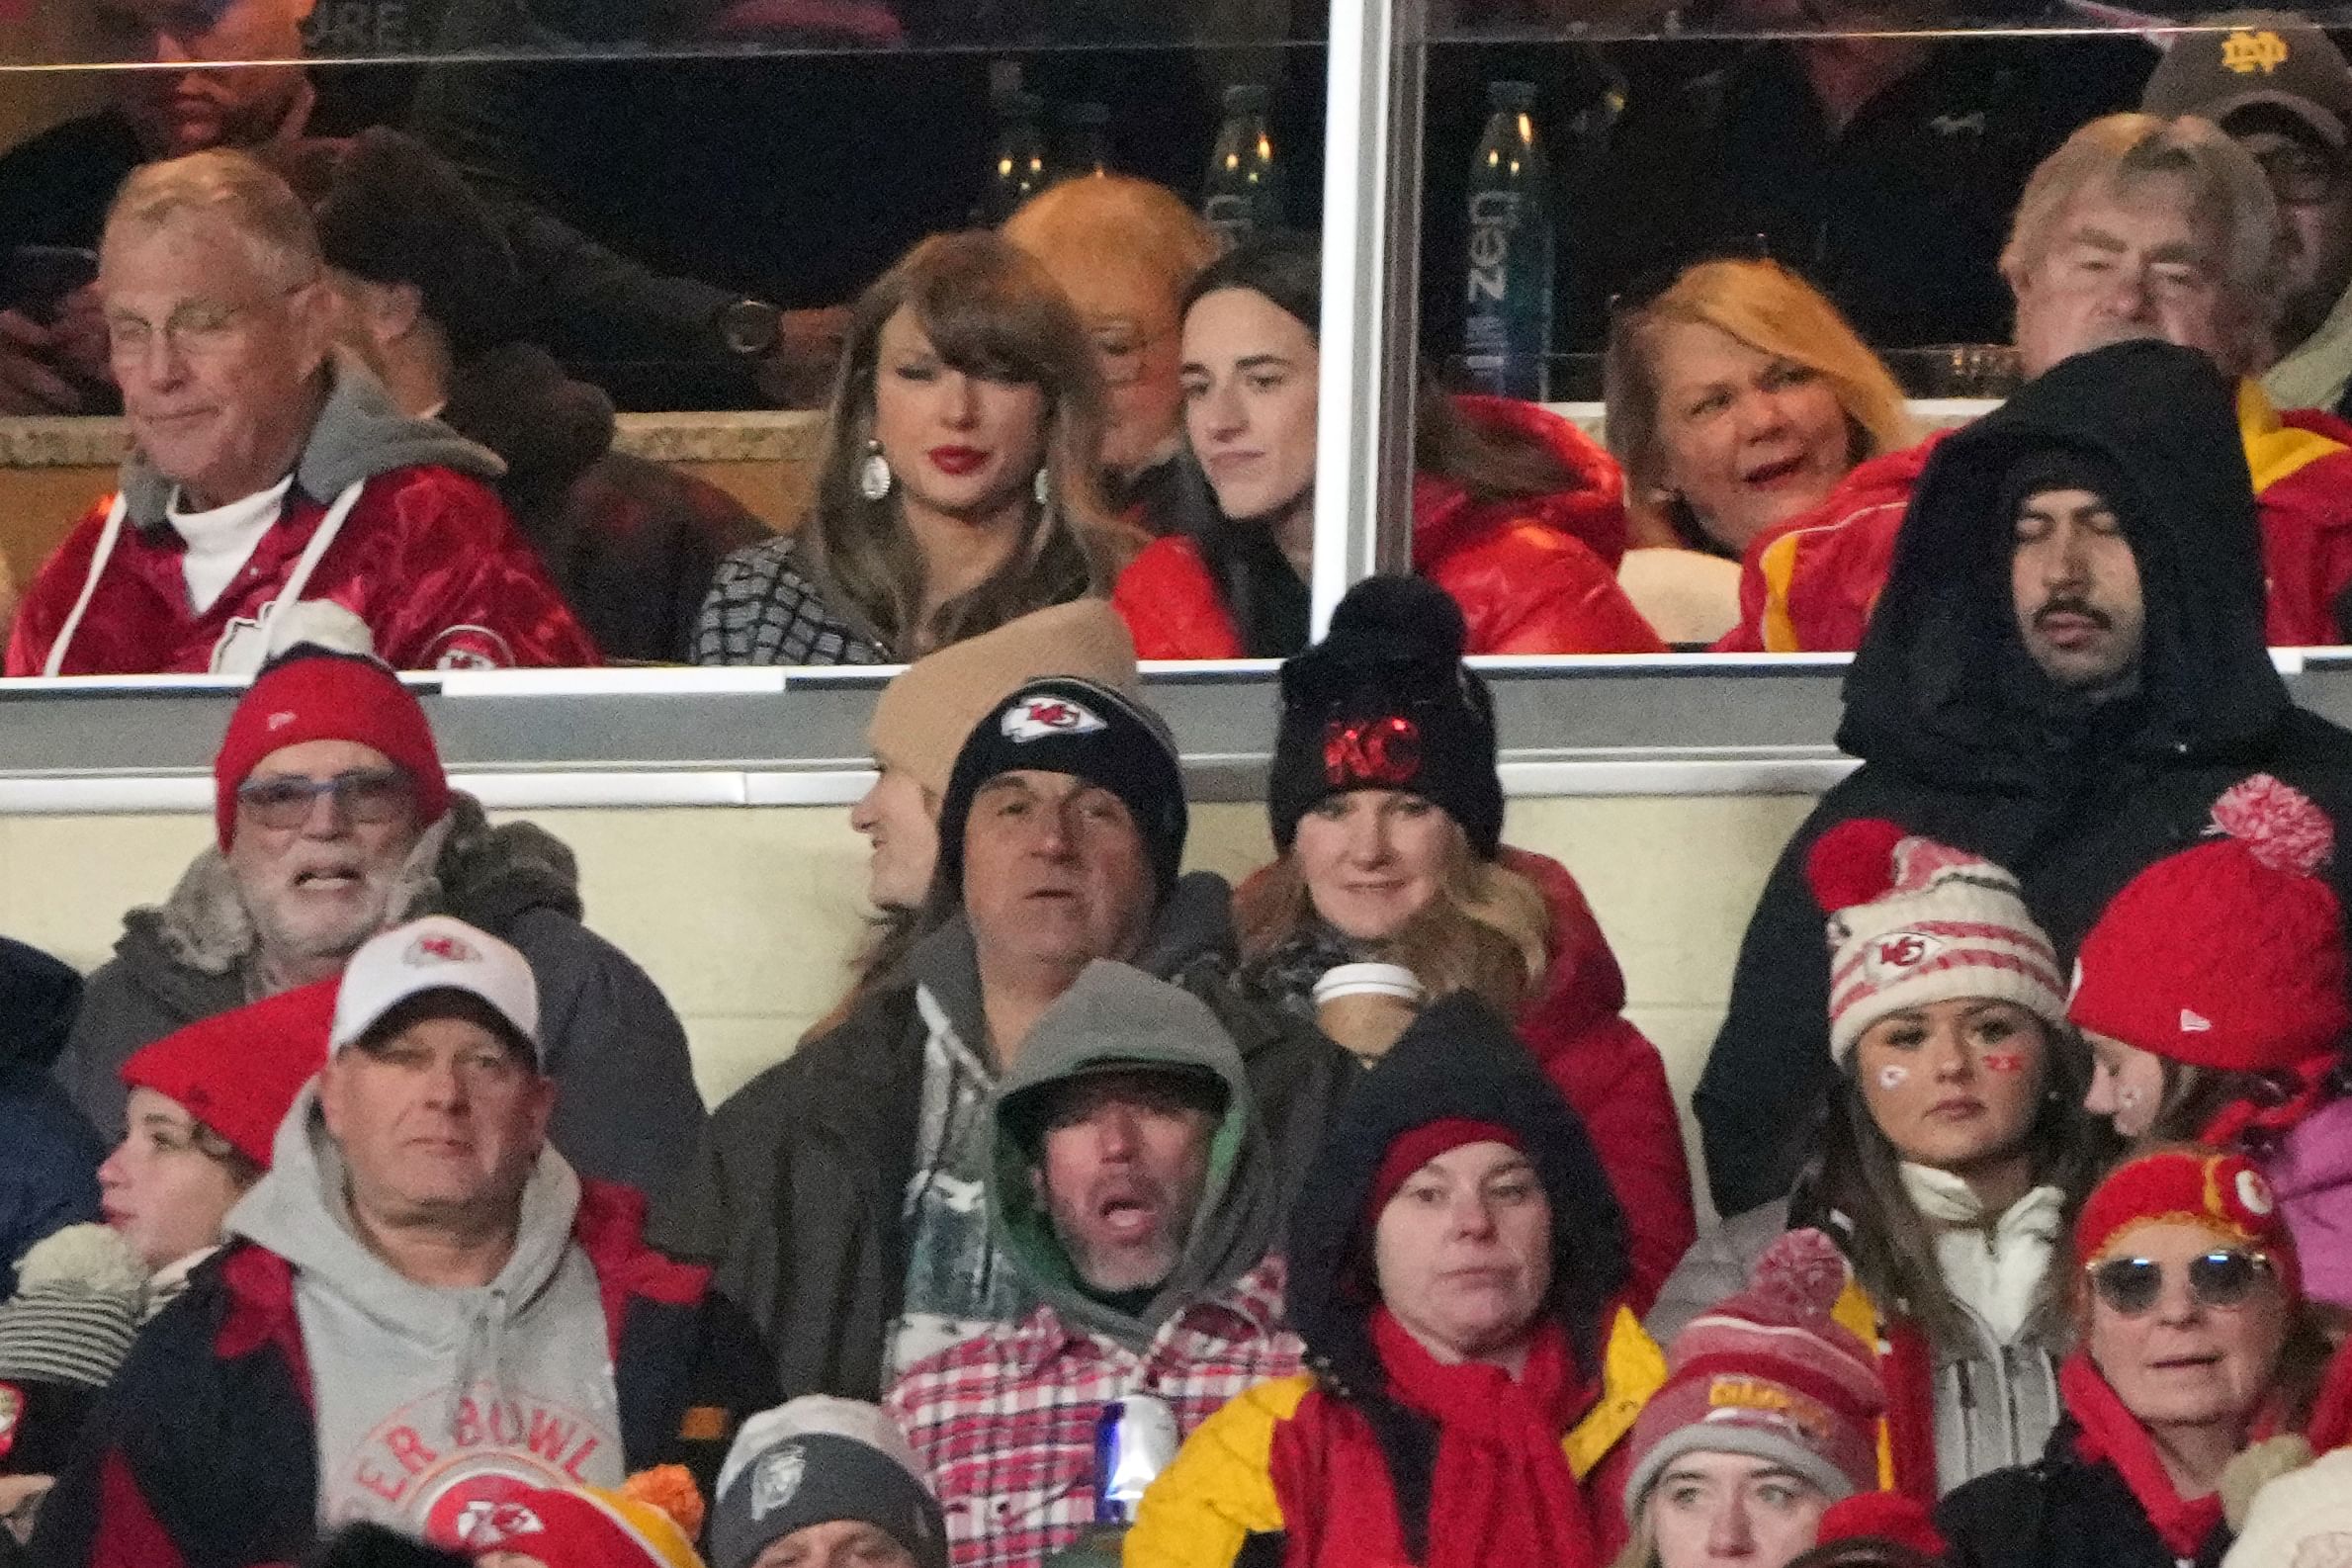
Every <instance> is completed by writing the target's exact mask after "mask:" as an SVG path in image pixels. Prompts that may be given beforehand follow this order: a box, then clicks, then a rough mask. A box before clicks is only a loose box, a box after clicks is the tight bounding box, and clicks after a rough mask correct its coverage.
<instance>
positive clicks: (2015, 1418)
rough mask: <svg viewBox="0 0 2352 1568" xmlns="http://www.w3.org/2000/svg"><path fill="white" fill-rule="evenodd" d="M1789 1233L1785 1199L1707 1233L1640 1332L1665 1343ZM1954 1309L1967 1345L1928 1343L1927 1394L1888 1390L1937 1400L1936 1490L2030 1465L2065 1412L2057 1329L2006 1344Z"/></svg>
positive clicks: (1835, 1217)
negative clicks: (1930, 1373) (1930, 1381)
mask: <svg viewBox="0 0 2352 1568" xmlns="http://www.w3.org/2000/svg"><path fill="white" fill-rule="evenodd" d="M1828 1220H1829V1223H1827V1224H1824V1225H1823V1226H1822V1227H1821V1229H1823V1230H1824V1231H1826V1232H1828V1233H1829V1235H1831V1236H1832V1237H1836V1236H1839V1235H1841V1234H1842V1233H1843V1232H1844V1231H1845V1230H1847V1229H1850V1228H1851V1227H1849V1226H1847V1225H1846V1224H1845V1223H1844V1221H1845V1216H1843V1215H1840V1214H1832V1215H1830V1216H1828ZM1788 1228H1789V1217H1788V1200H1787V1199H1786V1198H1777V1199H1775V1200H1774V1201H1772V1202H1770V1203H1767V1204H1765V1205H1763V1206H1762V1207H1761V1208H1754V1209H1750V1210H1749V1211H1748V1212H1747V1213H1745V1214H1742V1215H1739V1216H1738V1217H1737V1218H1735V1219H1729V1220H1725V1221H1723V1222H1722V1223H1720V1224H1718V1225H1716V1226H1715V1227H1714V1228H1713V1229H1712V1230H1710V1231H1707V1232H1706V1233H1705V1234H1704V1235H1702V1236H1700V1237H1699V1240H1698V1242H1697V1243H1696V1244H1695V1245H1694V1246H1693V1247H1692V1249H1691V1251H1690V1252H1689V1253H1688V1254H1686V1255H1685V1256H1684V1258H1683V1261H1682V1263H1680V1264H1678V1265H1677V1266H1676V1268H1675V1270H1674V1272H1673V1273H1672V1274H1670V1275H1668V1276H1667V1280H1666V1284H1665V1286H1664V1287H1663V1288H1662V1289H1661V1290H1660V1291H1659V1293H1658V1302H1657V1305H1656V1306H1654V1307H1652V1308H1651V1309H1650V1315H1649V1317H1648V1318H1647V1319H1645V1320H1644V1321H1643V1324H1642V1327H1644V1328H1646V1329H1647V1330H1649V1332H1650V1335H1651V1337H1652V1338H1653V1339H1655V1340H1656V1341H1657V1342H1658V1343H1659V1344H1661V1345H1671V1344H1672V1342H1673V1339H1674V1337H1675V1336H1676V1335H1677V1334H1680V1333H1681V1332H1682V1331H1683V1328H1684V1326H1685V1325H1687V1324H1689V1323H1690V1321H1691V1320H1692V1319H1693V1318H1696V1317H1698V1316H1699V1314H1700V1313H1702V1312H1704V1311H1706V1310H1707V1309H1708V1308H1710V1307H1712V1306H1714V1305H1715V1304H1716V1303H1717V1302H1719V1301H1721V1300H1722V1299H1723V1298H1724V1297H1726V1296H1729V1295H1731V1294H1733V1293H1734V1292H1736V1291H1739V1290H1742V1289H1744V1288H1746V1286H1747V1283H1748V1273H1749V1270H1750V1269H1751V1268H1753V1267H1754V1266H1755V1263H1756V1261H1757V1260H1758V1259H1759V1258H1762V1257H1763V1256H1764V1252H1765V1249H1766V1248H1768V1247H1770V1246H1771V1245H1772V1244H1773V1240H1774V1238H1776V1237H1778V1236H1779V1235H1780V1234H1781V1233H1782V1232H1784V1231H1786V1230H1787V1229H1788ZM1960 1306H1961V1308H1962V1310H1963V1313H1964V1314H1965V1316H1966V1318H1967V1320H1968V1324H1969V1326H1970V1328H1971V1330H1972V1331H1973V1333H1972V1335H1971V1337H1970V1340H1969V1342H1968V1343H1965V1344H1960V1345H1946V1344H1936V1345H1934V1346H1933V1350H1934V1353H1935V1374H1934V1386H1933V1388H1932V1389H1902V1388H1893V1387H1890V1388H1888V1389H1887V1391H1886V1397H1887V1403H1888V1405H1889V1406H1890V1407H1891V1406H1893V1405H1894V1404H1895V1403H1897V1402H1898V1401H1902V1400H1906V1399H1910V1400H1920V1399H1927V1398H1932V1399H1933V1400H1934V1402H1935V1434H1936V1480H1937V1487H1936V1489H1937V1491H1938V1492H1939V1493H1943V1492H1950V1491H1952V1490H1953V1489H1954V1488H1955V1487H1958V1486H1960V1484H1962V1483H1963V1482H1966V1481H1972V1480H1974V1479H1975V1478H1976V1477H1978V1476H1980V1475H1989V1474H1991V1473H1992V1472H1993V1471H1995V1470H2001V1469H2006V1468H2008V1467H2009V1466H2011V1465H2018V1464H2031V1463H2033V1462H2034V1461H2035V1460H2036V1459H2038V1458H2040V1457H2041V1456H2042V1451H2043V1449H2044V1447H2045V1446H2046V1445H2047V1443H2048V1441H2049V1434H2050V1429H2051V1428H2053V1427H2055V1426H2056V1425H2057V1423H2058V1418H2059V1417H2060V1416H2061V1415H2063V1414H2064V1411H2063V1409H2062V1407H2061V1406H2060V1405H2059V1403H2058V1366H2057V1363H2058V1358H2059V1356H2061V1355H2062V1354H2063V1353H2064V1352H2065V1349H2066V1347H2065V1344H2064V1340H2063V1328H2062V1326H2061V1325H2059V1324H2057V1323H2055V1322H2053V1321H2051V1318H2050V1316H2049V1315H2048V1314H2044V1315H2042V1316H2039V1317H2037V1318H2036V1319H2034V1320H2033V1321H2032V1322H2029V1323H2028V1324H2027V1325H2026V1326H2025V1327H2024V1328H2023V1329H2022V1330H2021V1331H2019V1333H2018V1335H2017V1337H2016V1338H2015V1339H2013V1340H2011V1341H2009V1342H2007V1343H2003V1342H2002V1340H2001V1339H2000V1338H1999V1336H1997V1335H1996V1334H1994V1333H1993V1330H1992V1327H1991V1325H1990V1324H1988V1323H1986V1322H1985V1320H1984V1319H1983V1318H1982V1317H1981V1316H1979V1315H1978V1314H1977V1313H1976V1312H1975V1311H1974V1310H1973V1309H1971V1308H1969V1307H1968V1304H1967V1303H1966V1302H1964V1301H1963V1302H1961V1303H1960ZM1881 1349H1883V1344H1882V1345H1881ZM1882 1364H1883V1363H1882Z"/></svg>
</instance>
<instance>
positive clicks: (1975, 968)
mask: <svg viewBox="0 0 2352 1568" xmlns="http://www.w3.org/2000/svg"><path fill="white" fill-rule="evenodd" d="M1807 873H1808V876H1809V879H1810V881H1811V883H1812V886H1813V891H1814V896H1815V897H1816V898H1817V899H1818V900H1819V901H1820V903H1821V905H1822V907H1823V908H1824V909H1825V910H1827V911H1829V912H1830V919H1829V942H1830V946H1831V949H1832V952H1833V957H1832V960H1831V967H1830V973H1831V982H1830V988H1831V989H1830V1050H1831V1053H1832V1055H1833V1056H1834V1058H1835V1059H1836V1062H1837V1065H1838V1068H1839V1079H1838V1085H1837V1089H1836V1091H1835V1094H1834V1096H1833V1098H1832V1100H1831V1103H1830V1105H1829V1107H1828V1110H1827V1114H1826V1116H1825V1119H1824V1122H1823V1125H1822V1129H1821V1134H1820V1138H1819V1141H1818V1145H1817V1149H1818V1152H1817V1153H1816V1154H1815V1156H1814V1157H1813V1159H1812V1161H1811V1163H1810V1164H1809V1165H1808V1166H1807V1168H1806V1169H1805V1171H1804V1173H1803V1175H1802V1176H1799V1178H1798V1180H1797V1184H1796V1187H1795V1190H1794V1191H1793V1192H1792V1193H1791V1194H1790V1195H1789V1197H1788V1198H1786V1199H1785V1200H1783V1201H1781V1202H1777V1203H1772V1204H1767V1205H1765V1206H1764V1207H1762V1208H1760V1209H1755V1210H1752V1211H1750V1212H1749V1213H1747V1214H1743V1215H1740V1216H1739V1217H1738V1218H1736V1219H1733V1220H1730V1221H1728V1222H1726V1223H1725V1224H1724V1225H1722V1226H1721V1227H1720V1228H1718V1229H1717V1230H1716V1231H1715V1232H1713V1233H1712V1234H1710V1235H1709V1236H1707V1237H1706V1238H1705V1239H1703V1240H1701V1241H1700V1242H1699V1245H1698V1246H1697V1247H1695V1248H1693V1249H1692V1251H1691V1256H1690V1257H1689V1258H1687V1259H1685V1260H1684V1262H1683V1264H1682V1266H1681V1267H1679V1268H1677V1269H1676V1270H1675V1273H1674V1277H1673V1278H1671V1279H1669V1280H1668V1281H1667V1283H1666V1288H1665V1291H1664V1292H1663V1294H1662V1295H1661V1297H1660V1299H1659V1303H1658V1307H1657V1309H1656V1311H1654V1312H1653V1313H1652V1314H1651V1316H1650V1329H1651V1332H1652V1333H1653V1334H1656V1335H1658V1336H1660V1337H1661V1338H1663V1337H1665V1336H1667V1335H1670V1334H1673V1333H1676V1332H1678V1331H1680V1330H1681V1328H1682V1326H1683V1325H1684V1324H1685V1323H1686V1322H1688V1321H1689V1320H1690V1319H1691V1317H1692V1316H1693V1315H1694V1314H1695V1313H1697V1312H1699V1311H1700V1310H1701V1309H1703V1308H1704V1307H1705V1306H1706V1305H1707V1304H1708V1303H1710V1302H1713V1301H1716V1300H1719V1299H1721V1298H1722V1297H1723V1296H1724V1295H1725V1294H1726V1293H1727V1292H1728V1291H1730V1290H1731V1289H1733V1288H1735V1287H1736V1286H1737V1284H1738V1282H1739V1281H1740V1280H1741V1279H1743V1278H1744V1277H1745V1276H1746V1272H1747V1263H1748V1262H1749V1260H1752V1259H1754V1258H1755V1257H1756V1256H1757V1255H1758V1254H1759V1253H1761V1252H1762V1251H1763V1250H1764V1249H1765V1247H1766V1246H1768V1245H1769V1244H1770V1243H1771V1241H1772V1240H1773V1238H1774V1237H1776V1236H1778V1235H1779V1234H1780V1233H1781V1232H1782V1231H1783V1230H1786V1229H1787V1228H1788V1227H1790V1226H1807V1225H1809V1226H1813V1227H1816V1228H1819V1229H1821V1230H1824V1231H1826V1232H1827V1233H1828V1234H1829V1235H1830V1236H1831V1237H1833V1238H1834V1239H1835V1240H1836V1242H1837V1244H1838V1246H1839V1247H1840V1248H1841V1249H1842V1250H1843V1251H1844V1253H1845V1255H1846V1257H1847V1259H1848V1261H1849V1262H1850V1263H1852V1265H1853V1269H1854V1284H1855V1288H1854V1290H1853V1291H1852V1292H1851V1293H1850V1294H1849V1296H1848V1298H1847V1299H1846V1300H1845V1301H1844V1302H1843V1303H1841V1305H1840V1309H1839V1320H1840V1321H1841V1322H1843V1323H1845V1324H1846V1325H1847V1327H1848V1328H1850V1329H1852V1330H1854V1331H1855V1332H1856V1333H1857V1334H1859V1335H1861V1336H1862V1338H1863V1339H1864V1341H1865V1342H1866V1343H1868V1344H1872V1345H1875V1346H1878V1347H1879V1348H1880V1349H1879V1355H1880V1357H1881V1359H1882V1371H1883V1375H1884V1377H1885V1381H1886V1396H1887V1397H1886V1434H1885V1447H1884V1453H1885V1460H1886V1463H1887V1466H1888V1471H1889V1473H1888V1475H1887V1477H1886V1479H1887V1480H1888V1482H1889V1483H1890V1484H1891V1485H1893V1486H1895V1487H1897V1488H1899V1489H1900V1490H1902V1491H1904V1492H1906V1493H1908V1494H1909V1495H1911V1496H1912V1497H1914V1498H1916V1499H1917V1500H1919V1501H1920V1502H1922V1503H1932V1502H1933V1501H1934V1500H1935V1498H1936V1497H1937V1496H1938V1495H1939V1493H1941V1492H1946V1491H1950V1490H1951V1489H1952V1488H1954V1487H1956V1486H1958V1485H1960V1483H1961V1482H1963V1481H1966V1480H1968V1479H1970V1478H1972V1477H1974V1476H1978V1475H1982V1474H1984V1473H1985V1472H1987V1471H1990V1470H1996V1469H2000V1468H2003V1467H2004V1466H2007V1465H2012V1464H2021V1463H2027V1462H2030V1461H2031V1460H2032V1459H2033V1458H2034V1457H2035V1456H2036V1455H2037V1454H2039V1453H2040V1452H2041V1451H2042V1447H2043V1443H2044V1440H2045V1439H2046V1438H2047V1437H2048V1436H2049V1431H2050V1428H2051V1426H2052V1425H2053V1424H2054V1423H2055V1422H2056V1420H2057V1418H2058V1390H2057V1373H2056V1358H2057V1356H2058V1354H2059V1353H2060V1351H2061V1350H2063V1346H2064V1339H2065V1296H2066V1290H2065V1286H2066V1269H2065V1267H2064V1258H2063V1256H2062V1253H2061V1251H2060V1249H2059V1247H2058V1245H2057V1243H2058V1239H2059V1237H2060V1236H2061V1235H2062V1234H2063V1232H2064V1229H2065V1226H2066V1223H2067V1221H2068V1217H2069V1216H2070V1214H2071V1213H2072V1210H2073V1208H2074V1206H2075V1205H2076V1204H2077V1203H2078V1202H2079V1201H2080V1199H2081V1196H2082V1194H2083V1193H2084V1192H2085V1191H2087V1190H2088V1189H2089V1187H2090V1184H2091V1181H2092V1179H2093V1177H2094V1176H2096V1174H2097V1171H2098V1166H2099V1160H2098V1156H2099V1147H2098V1144H2099V1140H2098V1138H2097V1132H2098V1129H2097V1127H2096V1126H2095V1124H2093V1123H2091V1122H2090V1120H2089V1118H2087V1117H2085V1116H2084V1115H2083V1114H2082V1112H2081V1111H2080V1109H2079V1108H2078V1102H2079V1099H2080V1095H2081V1086H2082V1082H2083V1079H2084V1077H2085V1069H2084V1067H2083V1065H2082V1062H2081V1060H2080V1051H2079V1047H2078V1046H2077V1045H2076V1043H2075V1041H2074V1039H2073V1036H2072V1035H2071V1033H2070V1032H2069V1031H2068V1030H2067V1028H2066V1022H2065V1010H2066V1003H2065V989H2064V985H2063V982H2062V981H2061V980H2060V979H2059V971H2058V967H2057V957H2056V954H2055V953H2054V952H2053V951H2052V950H2051V947H2050V943H2049V938H2048V937H2047V936H2046V935H2045V934H2044V933H2043V931H2042V930H2041V928H2040V927H2039V926H2038V925H2036V924H2035V922H2034V919H2033V916H2032V915H2028V914H2027V913H2026V907H2025V903H2024V901H2023V900H2022V899H2021V898H2020V896H2019V893H2018V888H2017V882H2016V880H2015V879H2014V878H2012V877H2011V876H2010V875H2009V873H2008V872H2006V871H2004V870H2002V869H2001V868H2000V867H1998V866H1995V865H1992V864H1991V863H1989V862H1987V861H1984V860H1981V859H1978V858H1976V857H1975V856H1973V855H1969V854H1966V853H1963V852H1961V851H1960V850H1956V849H1953V848H1950V847H1948V846H1946V845H1944V844H1940V843H1937V842H1935V841H1934V840H1932V839H1928V838H1922V837H1917V836H1913V835H1910V834H1906V833H1905V832H1904V830H1903V829H1902V828H1900V827H1898V826H1896V825H1895V824H1893V823H1890V822H1885V821H1881V820H1871V819H1865V820H1858V821H1855V822H1850V823H1846V824H1842V825H1841V826H1839V827H1838V828H1833V829H1832V830H1830V831H1829V832H1827V833H1825V834H1823V835H1822V837H1821V839H1820V840H1819V842H1818V843H1816V844H1815V845H1814V847H1813V850H1812V852H1811V855H1810V857H1809V859H1808V861H1807Z"/></svg>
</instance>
